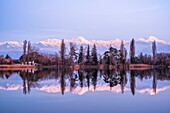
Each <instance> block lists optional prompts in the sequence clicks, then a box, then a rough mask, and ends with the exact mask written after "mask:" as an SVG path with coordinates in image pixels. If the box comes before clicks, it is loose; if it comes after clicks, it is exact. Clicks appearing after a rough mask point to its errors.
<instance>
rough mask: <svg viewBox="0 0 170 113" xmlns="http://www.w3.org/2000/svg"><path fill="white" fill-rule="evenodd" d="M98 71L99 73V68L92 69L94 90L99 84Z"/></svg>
mask: <svg viewBox="0 0 170 113" xmlns="http://www.w3.org/2000/svg"><path fill="white" fill-rule="evenodd" d="M97 73H98V70H96V69H95V70H92V73H91V78H92V84H93V86H94V90H95V89H96V85H97Z"/></svg>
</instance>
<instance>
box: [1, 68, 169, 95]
mask: <svg viewBox="0 0 170 113" xmlns="http://www.w3.org/2000/svg"><path fill="white" fill-rule="evenodd" d="M13 73H18V74H19V75H20V76H21V78H22V80H23V93H24V94H27V93H30V92H31V88H33V87H38V85H39V84H38V81H41V80H46V79H56V80H59V81H60V88H61V93H62V95H64V91H65V87H66V84H69V83H66V81H67V79H69V80H70V92H72V91H73V90H74V89H75V88H76V87H78V86H80V87H81V88H83V87H86V86H87V87H88V88H90V86H93V87H94V90H96V86H97V80H98V79H101V80H102V79H103V81H104V82H105V83H106V84H108V85H109V86H110V88H112V87H114V86H117V85H120V88H121V92H122V93H124V88H125V85H126V84H127V77H126V71H125V70H100V76H99V77H98V70H94V69H88V70H78V71H77V72H76V71H74V70H67V71H66V70H53V69H42V70H36V71H33V70H25V71H0V77H1V78H3V79H8V78H9V77H10V76H11V75H12V74H13ZM136 77H137V78H139V79H141V80H143V79H152V77H153V81H152V88H153V92H155V93H156V88H157V80H161V81H163V80H170V70H169V69H166V70H165V69H157V70H143V71H133V70H132V71H130V79H129V82H130V88H131V92H132V94H133V95H135V87H136V80H135V78H136ZM85 81H86V82H85Z"/></svg>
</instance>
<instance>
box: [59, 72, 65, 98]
mask: <svg viewBox="0 0 170 113" xmlns="http://www.w3.org/2000/svg"><path fill="white" fill-rule="evenodd" d="M60 85H61V94H62V95H64V91H65V85H66V83H65V70H62V71H61V78H60Z"/></svg>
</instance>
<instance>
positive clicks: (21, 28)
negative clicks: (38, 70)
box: [0, 0, 170, 42]
mask: <svg viewBox="0 0 170 113" xmlns="http://www.w3.org/2000/svg"><path fill="white" fill-rule="evenodd" d="M78 36H82V37H84V38H86V39H88V40H92V39H93V40H111V39H116V38H119V39H123V40H129V39H131V38H141V37H144V38H147V37H149V36H155V37H157V38H159V39H162V40H166V41H170V0H0V42H2V41H23V40H25V39H27V40H31V41H34V42H36V41H40V40H45V39H51V38H57V39H63V38H64V39H71V38H75V37H78Z"/></svg>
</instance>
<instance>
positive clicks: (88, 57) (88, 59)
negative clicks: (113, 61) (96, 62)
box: [86, 45, 90, 65]
mask: <svg viewBox="0 0 170 113" xmlns="http://www.w3.org/2000/svg"><path fill="white" fill-rule="evenodd" d="M86 64H87V65H89V64H90V46H89V45H88V47H87V55H86Z"/></svg>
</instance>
